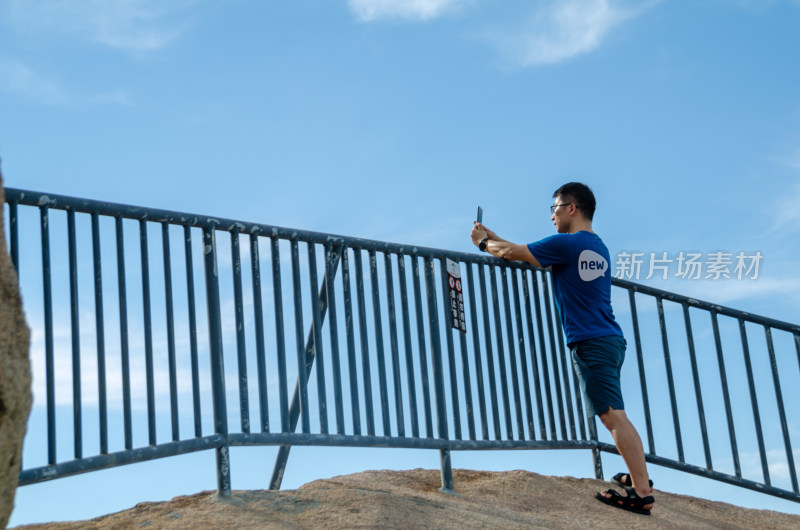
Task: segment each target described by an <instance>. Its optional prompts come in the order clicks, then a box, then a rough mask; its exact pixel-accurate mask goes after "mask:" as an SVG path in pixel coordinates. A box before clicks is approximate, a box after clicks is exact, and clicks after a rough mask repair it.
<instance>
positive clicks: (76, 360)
mask: <svg viewBox="0 0 800 530" xmlns="http://www.w3.org/2000/svg"><path fill="white" fill-rule="evenodd" d="M67 238H68V241H69V244H68V246H69V300H70V315H71V318H70V322H71V323H72V333H71V335H72V414H73V425H74V429H75V458H76V459H79V458H82V457H83V437H82V432H83V426H82V424H83V421H82V414H81V341H80V337H81V326H80V320H79V318H80V308H79V304H78V258H77V252H78V251H77V248H76V243H75V211H74V210H72V209H69V210H67Z"/></svg>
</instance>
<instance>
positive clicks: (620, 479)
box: [611, 473, 653, 493]
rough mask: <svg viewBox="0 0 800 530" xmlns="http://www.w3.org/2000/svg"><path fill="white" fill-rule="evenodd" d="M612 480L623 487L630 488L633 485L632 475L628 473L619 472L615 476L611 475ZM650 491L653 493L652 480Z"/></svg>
mask: <svg viewBox="0 0 800 530" xmlns="http://www.w3.org/2000/svg"><path fill="white" fill-rule="evenodd" d="M611 482H613V483H614V484H616V485H617V486H622V487H623V488H630V487H631V486H633V484H631V476H630V475H629V474H628V473H617V474H616V475H614V476H613V477H611ZM649 482H650V493H653V481H652V480H650V481H649Z"/></svg>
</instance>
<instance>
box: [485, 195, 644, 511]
mask: <svg viewBox="0 0 800 530" xmlns="http://www.w3.org/2000/svg"><path fill="white" fill-rule="evenodd" d="M553 198H554V199H555V202H554V203H553V205H552V206H551V207H550V211H551V214H552V215H551V217H550V218H551V219H552V221H553V224H554V225H555V227H556V231H557V232H558V234H556V235H553V236H550V237H546V238H544V239H542V240H541V241H537V242H535V243H530V244H528V245H516V244H514V243H511V242H510V241H506V240H504V239H501V238H500V237H498V236H497V234H495V233H494V232H492V231H491V230H489V229H488V228H486V227H485V226H484V225H482V224H480V223H478V222H475V224H474V226H473V228H472V234H471V237H472V242H473V243H474V244H475V245H477V246H478V248H479V249H480V250H481V251H484V252H488V253H490V254H492V255H493V256H497V257H499V258H505V259H508V260H518V261H525V262H527V263H530V264H532V265H535V266H537V267H549V268H551V270H552V273H553V274H552V278H553V293H554V295H555V299H556V308H557V310H558V313H559V317H560V318H561V323H562V324H563V327H564V333H565V334H566V336H567V345H568V346H569V348H570V351H571V353H572V362H573V367H574V368H575V372H576V374H577V375H578V379H579V380H580V383H581V389H582V390H583V395H584V401H585V402H586V408H587V414H588V415H589V416H590V417H591V416H592V415H598V416H599V417H600V420H601V421H602V422H603V425H605V426H606V428H608V430H609V431H611V435H612V436H613V437H614V443H615V444H616V446H617V449H618V450H619V453H620V455H622V458H623V459H624V460H625V464H626V465H627V466H628V474H625V473H619V474H617V475H615V476H614V478H613V479H612V480H613V481H614V482H615V483H617V484H619V485H620V486H623V487H625V490H626V493H627V495H625V496H623V495H620V494H619V493H618V492H616V491H615V490H613V489H609V490H607V491H604V492H597V493H596V494H595V497H596V498H597V499H598V500H600V501H602V502H604V503H606V504H609V505H611V506H615V507H617V508H623V509H626V510H630V511H633V512H637V513H642V514H646V515H649V514H650V510H651V509H652V508H653V503H654V500H653V497H652V496H650V494H651V493H652V482H650V479H649V477H648V474H647V466H646V464H645V459H644V449H643V447H642V441H641V439H640V438H639V434H638V433H637V432H636V429H635V428H634V426H633V424H631V422H630V421H629V420H628V417H627V416H626V415H625V410H624V408H625V406H624V403H623V401H622V390H621V387H620V368H621V366H622V361H623V359H624V358H625V347H626V343H625V339H624V337H623V334H622V329H621V328H620V327H619V324H617V322H616V320H615V319H614V313H613V311H612V309H611V274H610V271H609V262H610V257H609V253H608V248H606V246H605V244H604V243H603V241H602V240H601V239H600V237H599V236H598V235H597V234H595V233H594V231H593V230H592V218H593V217H594V210H595V205H596V201H595V198H594V194H593V193H592V191H591V190H590V189H589V187H588V186H586V185H585V184H581V183H579V182H570V183H568V184H564V185H563V186H561V187H560V188H559V189H557V190H556V191H555V193H553Z"/></svg>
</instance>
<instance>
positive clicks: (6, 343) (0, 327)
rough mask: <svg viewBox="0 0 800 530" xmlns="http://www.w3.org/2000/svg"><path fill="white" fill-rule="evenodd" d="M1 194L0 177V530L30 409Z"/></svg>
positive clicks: (24, 340)
mask: <svg viewBox="0 0 800 530" xmlns="http://www.w3.org/2000/svg"><path fill="white" fill-rule="evenodd" d="M4 209H5V192H4V191H3V177H2V174H0V528H5V527H6V525H7V524H8V518H9V516H10V515H11V510H12V509H13V508H14V492H15V490H16V489H17V480H18V478H19V470H20V463H21V460H22V458H21V457H22V440H23V438H24V437H25V429H26V427H27V423H28V413H30V410H31V368H30V361H29V359H28V346H29V340H30V334H29V331H28V326H27V325H26V324H25V316H24V315H23V313H22V297H21V296H20V292H19V281H18V279H17V272H16V270H14V265H13V264H12V262H11V257H10V256H9V254H8V250H7V248H6V241H5V231H4V229H3V223H4V221H5V217H4V212H3V210H4Z"/></svg>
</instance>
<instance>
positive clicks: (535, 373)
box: [522, 269, 547, 440]
mask: <svg viewBox="0 0 800 530" xmlns="http://www.w3.org/2000/svg"><path fill="white" fill-rule="evenodd" d="M533 275H534V276H533V278H534V281H535V280H536V271H533ZM522 293H523V295H524V297H525V320H526V321H527V323H528V339H529V340H530V347H531V378H532V379H533V388H534V391H535V392H536V412H537V413H538V417H539V435H540V437H541V438H542V439H543V440H544V439H546V438H547V430H546V428H545V421H544V406H543V404H542V387H541V385H540V384H539V363H538V362H537V360H536V354H537V352H536V338H535V337H534V335H533V313H532V311H531V296H530V290H529V287H528V271H526V270H524V269H523V270H522ZM538 316H539V315H538V314H537V317H538ZM538 320H539V325H540V326H541V319H538ZM531 432H533V427H531ZM535 438H536V436H535V435H534V434H531V439H535Z"/></svg>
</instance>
